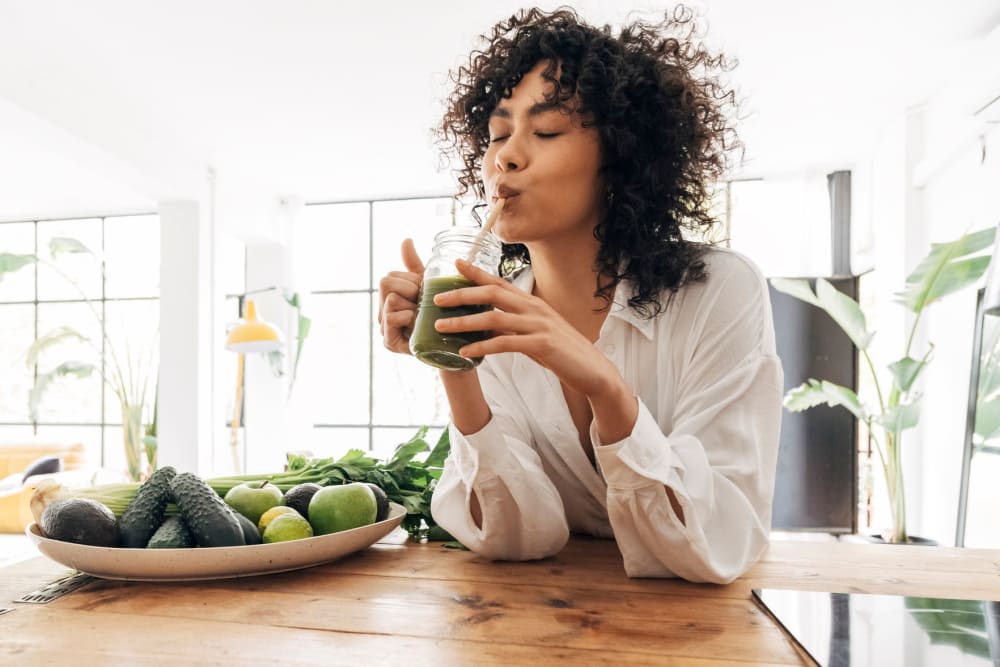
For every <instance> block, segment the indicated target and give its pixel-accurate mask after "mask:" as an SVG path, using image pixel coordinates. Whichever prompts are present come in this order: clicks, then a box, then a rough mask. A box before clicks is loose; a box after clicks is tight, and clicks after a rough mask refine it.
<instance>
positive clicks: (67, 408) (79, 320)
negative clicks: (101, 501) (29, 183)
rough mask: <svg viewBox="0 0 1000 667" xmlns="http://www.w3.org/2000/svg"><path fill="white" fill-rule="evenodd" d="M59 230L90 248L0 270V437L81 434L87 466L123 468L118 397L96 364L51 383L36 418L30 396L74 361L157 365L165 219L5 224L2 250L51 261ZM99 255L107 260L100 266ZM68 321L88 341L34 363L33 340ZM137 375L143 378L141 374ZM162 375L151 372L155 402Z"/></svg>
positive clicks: (48, 352)
mask: <svg viewBox="0 0 1000 667" xmlns="http://www.w3.org/2000/svg"><path fill="white" fill-rule="evenodd" d="M57 238H71V239H76V240H77V241H79V242H80V243H82V244H84V245H85V246H86V248H87V249H89V250H90V251H91V252H92V253H93V255H91V254H88V253H69V254H63V255H60V256H59V258H58V259H57V260H56V261H55V267H56V268H54V267H53V266H52V265H50V264H48V263H46V262H42V263H39V264H36V265H28V266H25V267H24V268H22V269H20V270H18V271H16V272H14V273H8V274H5V275H3V277H2V279H0V372H2V373H3V376H4V382H3V383H2V385H0V439H3V440H17V439H22V438H29V437H32V436H38V437H39V438H45V439H52V440H59V441H65V442H80V443H82V444H84V445H85V447H86V450H87V464H88V465H90V466H94V467H96V466H101V467H105V468H109V469H112V470H125V469H126V463H125V452H124V448H123V446H122V438H123V435H122V427H121V423H122V419H121V411H120V405H119V403H118V399H117V397H116V396H115V394H114V392H113V391H111V390H110V389H109V388H108V387H107V386H106V385H105V384H104V383H103V382H102V381H101V377H100V374H99V373H94V374H92V375H91V376H90V377H84V378H77V377H65V378H61V379H59V380H57V381H55V382H53V383H52V384H51V385H50V387H49V389H48V391H47V392H46V393H45V396H44V399H43V401H42V403H41V404H40V407H39V410H38V413H37V416H36V417H35V418H34V419H32V417H31V416H30V414H29V410H28V398H29V394H30V392H31V389H32V386H33V385H34V384H35V379H36V378H37V377H38V376H39V375H40V374H44V373H46V372H48V371H51V370H52V369H53V368H55V367H56V366H58V365H59V364H61V363H63V362H66V361H70V360H72V361H79V362H86V363H91V364H94V365H95V366H97V367H98V368H100V367H102V365H103V367H105V368H110V367H111V365H113V364H118V365H119V366H121V367H122V369H123V372H124V374H125V376H126V377H129V374H130V371H129V369H130V368H132V369H133V370H134V369H135V368H136V367H137V365H138V364H139V363H141V364H142V365H143V366H145V367H147V368H152V369H156V368H157V356H158V354H159V350H158V348H157V346H156V332H157V330H158V328H159V279H160V223H159V218H158V216H156V215H154V214H148V215H128V216H105V217H99V218H86V219H72V220H36V221H17V222H4V223H0V253H11V254H35V255H37V256H39V257H41V258H43V259H46V260H47V259H48V258H49V257H50V253H49V247H50V242H51V241H52V239H57ZM95 255H96V256H97V257H103V258H104V260H105V267H106V269H105V271H104V272H103V273H102V271H101V265H100V262H99V261H97V259H96V258H95ZM74 283H75V284H74ZM63 326H65V327H71V328H73V329H75V330H77V331H79V332H80V333H81V334H83V335H84V336H85V337H86V339H87V340H86V341H82V340H76V339H68V340H64V341H61V342H59V343H57V344H55V345H53V346H52V347H50V348H47V349H45V350H43V351H42V352H41V353H40V354H39V357H38V363H37V364H35V365H32V366H28V365H27V364H26V359H27V357H26V354H27V351H28V350H29V348H30V347H31V345H32V343H33V342H34V341H35V340H36V339H37V338H39V337H40V336H43V335H45V334H46V333H48V332H50V331H52V330H53V329H55V328H57V327H63ZM108 343H110V344H108ZM132 375H134V377H133V378H132V379H133V380H134V381H140V377H139V375H140V374H139V373H133V374H132ZM155 379H156V378H155V375H154V376H153V377H149V383H150V384H149V399H148V404H149V406H150V409H151V408H152V404H153V393H154V391H155V386H154V385H153V383H154V382H155Z"/></svg>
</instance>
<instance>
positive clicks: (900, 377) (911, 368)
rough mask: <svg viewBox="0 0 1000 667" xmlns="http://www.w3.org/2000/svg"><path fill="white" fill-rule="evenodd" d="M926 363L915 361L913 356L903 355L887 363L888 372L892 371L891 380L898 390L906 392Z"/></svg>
mask: <svg viewBox="0 0 1000 667" xmlns="http://www.w3.org/2000/svg"><path fill="white" fill-rule="evenodd" d="M926 365H927V363H926V362H923V361H917V360H916V359H914V358H913V357H903V358H902V359H900V360H899V361H895V362H893V363H891V364H889V372H890V373H892V381H893V383H895V385H896V386H897V387H898V388H899V390H900V391H901V392H907V391H909V390H910V387H912V386H913V383H914V382H915V381H916V379H917V377H918V376H919V375H920V371H922V370H923V369H924V366H926Z"/></svg>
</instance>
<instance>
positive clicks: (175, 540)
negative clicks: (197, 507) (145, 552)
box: [146, 514, 194, 549]
mask: <svg viewBox="0 0 1000 667" xmlns="http://www.w3.org/2000/svg"><path fill="white" fill-rule="evenodd" d="M193 546H194V538H193V537H191V531H190V530H188V527H187V526H186V525H184V519H182V518H181V517H180V515H177V514H175V515H174V516H168V517H167V520H166V521H164V522H163V525H161V526H160V527H159V528H157V529H156V532H155V533H153V536H152V537H151V538H149V544H147V545H146V548H147V549H190V548H191V547H193Z"/></svg>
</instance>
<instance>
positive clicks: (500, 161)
mask: <svg viewBox="0 0 1000 667" xmlns="http://www.w3.org/2000/svg"><path fill="white" fill-rule="evenodd" d="M493 162H494V165H495V166H496V168H497V171H501V172H508V171H518V170H520V169H524V166H525V164H526V162H527V156H526V155H525V152H524V146H523V145H522V143H521V139H520V134H519V133H516V132H514V133H512V134H511V135H510V136H509V137H507V140H506V141H504V142H503V144H502V145H501V146H500V149H499V150H497V152H496V155H494V156H493Z"/></svg>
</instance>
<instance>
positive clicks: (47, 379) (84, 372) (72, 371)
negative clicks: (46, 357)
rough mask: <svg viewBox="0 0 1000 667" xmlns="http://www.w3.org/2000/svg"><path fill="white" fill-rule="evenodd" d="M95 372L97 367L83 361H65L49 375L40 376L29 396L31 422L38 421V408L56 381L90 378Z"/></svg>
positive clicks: (36, 379) (42, 374)
mask: <svg viewBox="0 0 1000 667" xmlns="http://www.w3.org/2000/svg"><path fill="white" fill-rule="evenodd" d="M94 370H95V367H94V365H93V364H87V363H83V362H81V361H65V362H63V363H61V364H59V365H58V366H56V367H55V368H53V369H52V370H51V371H49V372H48V373H41V374H39V375H38V377H36V378H35V386H33V387H32V388H31V393H30V394H29V395H28V414H29V415H30V416H31V421H38V406H39V405H40V404H41V402H42V397H43V396H44V395H45V391H46V390H47V389H48V388H49V385H51V384H52V383H53V382H54V381H55V380H57V379H58V378H63V377H67V376H70V375H72V376H74V377H78V378H84V377H90V375H91V373H93V372H94Z"/></svg>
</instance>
